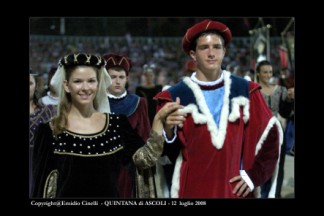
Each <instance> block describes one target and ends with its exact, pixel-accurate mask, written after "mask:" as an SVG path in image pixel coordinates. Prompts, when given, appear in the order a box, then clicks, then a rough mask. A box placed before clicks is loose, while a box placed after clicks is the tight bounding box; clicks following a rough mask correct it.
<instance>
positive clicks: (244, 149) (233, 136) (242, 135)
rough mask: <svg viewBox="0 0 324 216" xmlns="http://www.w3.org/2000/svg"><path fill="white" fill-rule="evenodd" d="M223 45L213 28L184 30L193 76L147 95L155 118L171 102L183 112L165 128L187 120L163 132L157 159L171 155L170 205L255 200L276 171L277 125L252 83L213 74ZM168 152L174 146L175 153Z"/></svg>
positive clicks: (223, 33) (223, 37)
mask: <svg viewBox="0 0 324 216" xmlns="http://www.w3.org/2000/svg"><path fill="white" fill-rule="evenodd" d="M231 38H232V34H231V31H230V29H229V28H228V27H227V26H226V25H225V24H223V23H220V22H217V21H212V20H209V19H206V20H204V21H202V22H199V23H197V24H195V25H194V26H192V27H190V28H189V29H188V30H187V32H186V34H185V35H184V37H183V39H182V46H183V49H184V51H185V52H186V53H187V54H188V55H189V56H190V57H191V58H192V59H193V60H195V61H196V63H197V70H196V72H195V73H193V74H192V75H191V77H190V78H189V77H185V78H184V79H183V80H182V81H180V82H179V83H177V84H176V85H174V86H172V87H170V88H169V89H167V90H165V91H162V92H161V93H158V94H157V95H156V96H155V99H156V100H157V101H158V107H157V111H158V110H160V109H162V108H163V107H164V106H165V104H166V103H168V102H171V101H176V98H178V97H179V98H180V101H181V103H180V104H181V105H183V106H184V108H183V109H179V110H177V111H176V112H174V113H172V114H171V115H169V116H168V117H167V119H166V124H167V123H168V122H169V121H174V120H180V119H181V118H183V117H184V116H179V113H181V114H183V113H185V114H187V117H186V119H185V120H184V121H183V123H182V124H179V125H178V126H175V127H173V126H172V125H171V124H168V125H165V127H164V135H165V139H166V143H165V145H164V153H163V154H165V155H170V157H174V155H178V157H176V164H175V169H174V173H173V179H172V187H171V197H172V198H238V197H259V195H260V194H259V190H257V189H256V188H258V186H260V185H262V184H263V183H264V182H265V181H266V180H268V179H269V178H270V177H271V176H272V175H273V174H274V172H276V169H275V168H276V165H277V163H278V157H279V151H280V144H279V143H280V142H281V141H282V139H280V137H281V136H280V134H281V133H282V131H281V127H280V123H279V121H278V120H277V119H276V118H275V117H273V116H272V113H271V110H270V109H269V107H268V106H267V104H266V102H265V101H264V99H263V97H262V95H261V93H260V91H259V89H260V86H259V85H258V84H257V83H254V82H249V81H247V80H245V79H243V78H240V77H237V76H233V75H231V73H230V72H228V71H225V70H222V69H221V65H222V61H223V58H224V56H225V53H226V47H228V44H229V42H230V41H231ZM171 146H180V152H175V150H174V149H172V147H171ZM258 189H259V188H258Z"/></svg>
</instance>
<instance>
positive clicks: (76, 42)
mask: <svg viewBox="0 0 324 216" xmlns="http://www.w3.org/2000/svg"><path fill="white" fill-rule="evenodd" d="M281 44H282V41H281V39H280V38H275V37H273V38H271V39H270V47H271V49H270V60H271V62H272V64H273V69H274V76H279V73H280V69H281V68H280V57H279V51H278V49H279V47H280V45H281ZM180 45H181V38H180V37H154V38H149V37H131V36H130V35H126V36H125V37H98V36H96V37H81V36H80V37H77V36H39V35H31V36H30V55H29V62H30V67H31V68H32V69H33V70H34V71H36V72H38V73H39V74H42V77H43V85H42V84H40V86H39V87H40V88H46V81H47V76H48V71H49V70H50V68H51V67H52V66H53V65H54V66H55V65H57V62H58V60H59V58H60V56H63V55H64V54H66V53H77V52H85V53H93V54H99V55H103V54H104V53H107V52H114V53H120V54H124V55H127V56H129V57H130V59H131V60H132V64H133V68H132V73H131V74H130V80H129V83H128V91H129V92H131V93H135V89H136V87H137V86H139V85H141V76H142V72H143V66H144V65H145V64H147V65H149V66H151V67H152V68H154V69H155V76H156V79H157V80H156V82H157V84H159V85H162V86H164V85H173V84H174V83H176V82H178V81H179V80H180V79H181V77H183V76H185V75H187V74H186V73H185V70H186V69H185V65H186V62H187V61H188V60H189V57H188V56H186V55H185V54H184V53H183V51H182V48H181V46H180ZM227 50H228V52H227V53H226V56H225V58H224V61H223V67H224V69H225V68H227V69H228V70H234V68H235V67H236V66H239V67H240V68H241V69H242V70H243V71H245V72H249V73H250V72H252V73H253V72H254V68H251V64H250V62H251V59H250V58H251V50H250V38H249V37H237V38H235V37H234V38H233V41H232V43H231V44H230V47H228V49H227ZM232 72H233V71H232ZM251 76H252V77H253V74H251ZM41 82H42V80H41ZM40 90H41V89H40Z"/></svg>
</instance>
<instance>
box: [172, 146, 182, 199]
mask: <svg viewBox="0 0 324 216" xmlns="http://www.w3.org/2000/svg"><path fill="white" fill-rule="evenodd" d="M181 165H182V153H181V152H180V153H179V155H178V157H177V160H176V163H175V166H174V171H173V176H172V186H171V198H179V189H180V169H181Z"/></svg>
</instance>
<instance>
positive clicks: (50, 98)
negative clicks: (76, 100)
mask: <svg viewBox="0 0 324 216" xmlns="http://www.w3.org/2000/svg"><path fill="white" fill-rule="evenodd" d="M56 70H57V67H51V69H50V70H49V72H48V78H47V79H48V80H47V88H46V90H45V92H46V93H45V94H46V95H45V96H43V97H42V99H41V101H42V103H43V104H44V105H55V106H56V105H58V94H57V93H56V91H55V89H54V87H53V86H52V85H51V79H52V77H53V75H54V74H55V72H56Z"/></svg>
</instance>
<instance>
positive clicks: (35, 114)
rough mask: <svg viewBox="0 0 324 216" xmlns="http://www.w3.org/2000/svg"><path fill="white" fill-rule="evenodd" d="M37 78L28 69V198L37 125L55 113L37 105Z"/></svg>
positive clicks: (51, 108)
mask: <svg viewBox="0 0 324 216" xmlns="http://www.w3.org/2000/svg"><path fill="white" fill-rule="evenodd" d="M38 77H39V75H38V74H37V73H34V72H33V71H32V70H31V69H29V196H30V195H31V189H32V188H31V185H32V156H33V151H34V139H35V135H36V133H37V128H38V125H39V124H41V123H44V122H48V121H49V120H50V119H51V118H52V117H53V116H54V115H55V113H56V110H55V107H54V106H52V105H49V106H45V105H43V104H41V103H39V91H38V85H37V84H38V83H37V79H38Z"/></svg>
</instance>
